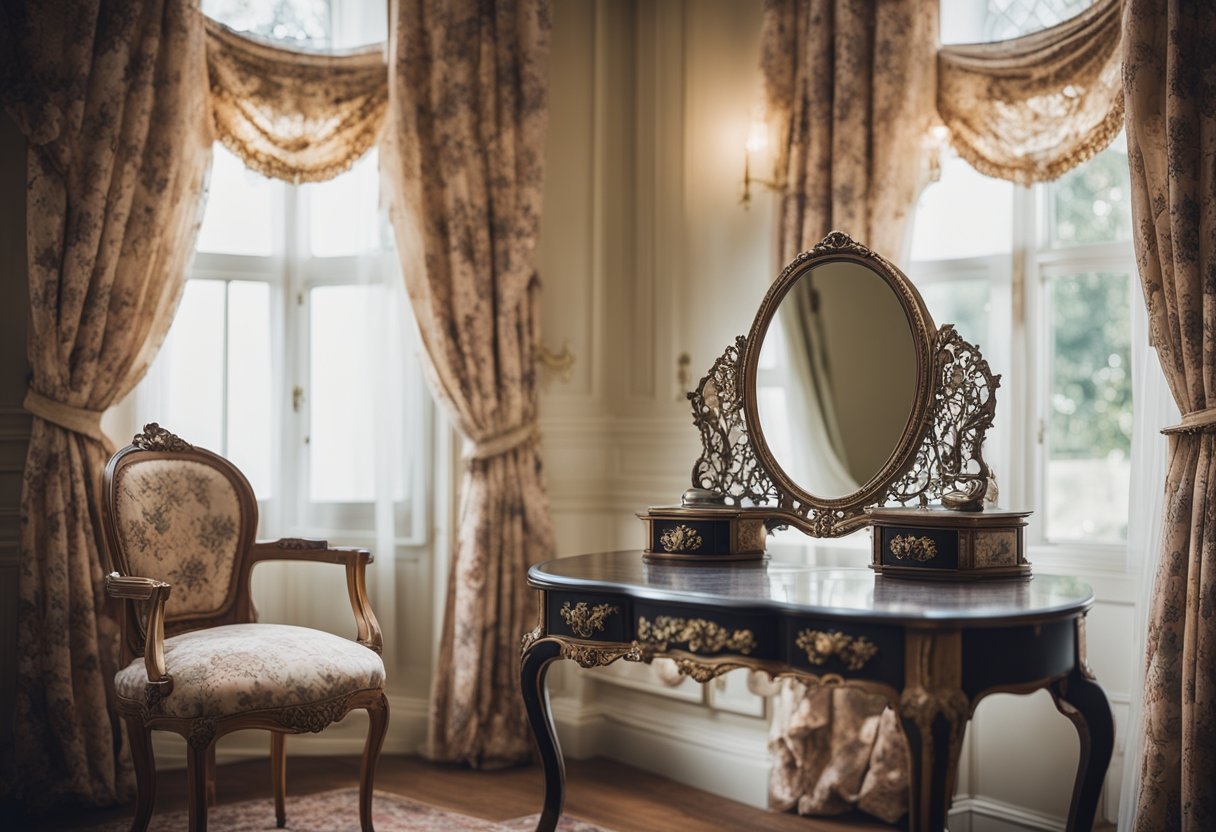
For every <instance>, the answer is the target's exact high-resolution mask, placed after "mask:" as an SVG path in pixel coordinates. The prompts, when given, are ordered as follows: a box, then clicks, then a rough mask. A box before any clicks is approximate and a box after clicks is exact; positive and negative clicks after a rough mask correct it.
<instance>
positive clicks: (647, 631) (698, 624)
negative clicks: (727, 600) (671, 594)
mask: <svg viewBox="0 0 1216 832" xmlns="http://www.w3.org/2000/svg"><path fill="white" fill-rule="evenodd" d="M638 643H639V644H641V645H642V646H643V647H646V648H648V649H650V650H653V651H655V652H659V653H662V652H664V651H666V650H667V645H668V644H671V643H675V644H686V645H687V646H688V651H689V652H690V653H717V652H720V651H722V650H729V651H731V652H734V653H742V654H743V655H745V656H746V655H747V654H748V653H750V652H752V650H754V649H756V637H755V635H754V634H753V633H752V631H751V630H727V629H726V628H725V627H723V626H722V625H720V624H717V623H715V622H713V621H709V620H707V619H704V618H674V617H672V616H669V615H660V616H657V617H656V618H655V620H654V622H653V623H652V622H651V621H650V620H649V619H647V618H644V617H642V618H638Z"/></svg>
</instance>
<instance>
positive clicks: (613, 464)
mask: <svg viewBox="0 0 1216 832" xmlns="http://www.w3.org/2000/svg"><path fill="white" fill-rule="evenodd" d="M761 16H762V3H761V2H760V0H749V1H748V2H739V1H738V0H700V1H699V2H695V3H692V2H679V1H678V0H664V2H656V1H655V0H635V2H608V0H599V1H598V2H592V1H591V0H557V2H556V3H555V10H554V52H553V68H552V71H551V79H552V89H551V96H552V97H551V115H550V136H549V149H548V171H547V177H548V181H547V187H546V206H545V218H544V228H543V232H542V234H543V237H542V245H541V274H542V278H543V279H544V281H545V320H544V325H545V342H546V344H547V345H548V346H549V347H550V348H551V349H555V350H556V349H560V348H561V346H562V345H563V343H566V344H568V345H569V347H570V350H571V352H572V353H573V354H574V355H575V358H576V363H575V367H574V373H573V377H572V379H571V380H570V382H569V383H567V384H561V383H555V384H553V385H552V386H551V387H550V388H549V390H548V392H547V393H546V394H545V396H544V399H543V407H542V428H543V432H544V437H545V438H544V450H545V460H546V465H547V470H548V476H549V485H550V490H551V494H552V502H553V510H554V516H555V522H556V525H557V530H558V547H559V553H560V554H562V555H571V554H577V553H581V552H589V551H602V550H609V549H614V548H636V547H639V546H640V545H641V541H642V529H641V524H640V521H638V520H637V519H636V518H635V517H634V516H633V515H634V512H636V511H638V510H641V509H644V508H645V507H646V506H648V505H655V504H665V503H668V504H669V503H672V502H674V501H676V500H677V499H678V497H679V494H680V492H681V491H682V490H683V489H684V488H686V487H688V485H689V470H690V468H691V464H692V461H693V459H694V458H695V457H696V455H697V453H698V451H699V447H698V443H697V437H696V432H695V430H694V428H693V426H692V422H691V416H690V411H689V407H688V403H687V401H686V400H685V399H684V396H683V392H684V390H685V389H687V388H688V387H691V386H692V385H694V384H695V383H696V381H697V380H698V379H699V378H700V376H701V375H702V374H703V373H704V372H706V371H707V370H708V368H709V366H710V364H711V363H712V362H713V360H714V359H715V358H716V357H717V356H718V355H719V354H720V353H721V351H722V349H723V348H724V347H725V346H726V345H727V344H728V343H730V342H731V341H732V340H733V338H734V337H735V335H738V334H744V333H746V332H747V330H748V328H749V326H750V324H751V319H752V317H753V315H754V312H755V310H756V308H757V306H758V305H759V302H760V300H761V298H762V296H763V294H764V291H765V289H766V288H767V286H768V284H769V283H770V282H771V280H772V279H773V278H774V277H775V276H776V274H777V272H778V271H779V265H780V264H778V263H776V262H775V260H774V257H773V246H772V239H773V225H772V223H773V212H772V204H771V200H770V199H769V198H768V197H767V195H766V194H764V193H763V192H762V193H760V194H757V195H756V198H755V199H754V201H753V203H752V206H751V209H750V210H744V209H743V208H742V207H741V206H740V205H739V204H738V197H739V189H740V181H741V176H742V148H743V145H744V140H745V137H746V129H747V123H748V120H749V118H750V116H751V114H752V111H753V108H754V106H755V105H756V103H757V102H758V100H759V97H760V94H761V78H760V74H759V70H758V68H757V67H758V58H759V36H760V24H761ZM683 353H686V354H687V355H688V356H689V357H690V363H689V370H688V377H687V378H686V379H685V380H683V383H682V382H681V379H680V377H679V358H680V356H681V354H683ZM783 540H784V541H785V542H784V543H783V544H781V545H782V546H789V547H790V549H789V552H790V554H791V556H794V557H799V556H805V554H804V552H805V547H804V546H802V545H801V542H800V541H799V540H798V538H796V537H795V538H793V539H792V540H793V542H790V541H791V538H790V537H789V536H785V537H784V538H783ZM820 549H821V550H820V553H819V554H818V555H814V556H815V557H820V558H824V557H830V558H833V559H837V560H840V561H842V562H845V563H852V564H863V563H865V562H867V559H868V554H867V552H868V549H867V547H866V543H865V541H864V540H861V541H853V542H851V543H847V544H845V545H843V546H841V547H836V548H835V549H834V550H829V551H827V552H826V553H825V552H823V551H822V548H821V547H820ZM1033 554H1034V553H1032V560H1033V559H1034V557H1033ZM1038 571H1039V572H1041V573H1046V572H1050V571H1056V572H1068V573H1072V574H1079V573H1080V572H1081V571H1083V570H1078V569H1075V568H1069V567H1068V565H1067V564H1064V565H1060V564H1055V565H1051V566H1044V567H1042V568H1039V569H1038ZM1086 579H1087V580H1090V581H1091V583H1093V584H1094V586H1095V589H1096V591H1097V594H1098V598H1099V602H1098V604H1097V605H1096V606H1095V608H1094V611H1093V613H1092V614H1091V616H1090V624H1089V651H1090V661H1091V664H1092V665H1093V666H1094V668H1095V670H1096V671H1097V673H1098V677H1099V679H1100V680H1101V681H1102V683H1103V684H1104V686H1105V688H1106V690H1107V691H1108V693H1109V694H1110V697H1111V699H1112V705H1113V708H1114V711H1115V716H1116V724H1117V730H1118V731H1119V736H1118V740H1117V742H1118V747H1117V750H1116V758H1115V760H1114V763H1113V764H1112V767H1111V774H1110V775H1109V776H1108V778H1107V779H1108V789H1107V794H1106V796H1105V800H1104V807H1105V808H1106V810H1107V815H1108V817H1113V816H1114V814H1115V808H1116V807H1117V805H1118V801H1117V795H1116V794H1115V793H1114V791H1115V789H1117V786H1118V781H1119V772H1120V767H1121V764H1122V758H1121V756H1119V749H1121V747H1122V734H1123V729H1124V725H1123V722H1124V720H1125V719H1126V712H1127V702H1128V690H1129V689H1130V680H1131V675H1132V670H1133V663H1134V661H1135V659H1134V656H1133V654H1134V653H1135V652H1136V651H1134V650H1128V649H1127V645H1128V644H1129V643H1130V642H1131V638H1132V622H1133V611H1134V610H1133V602H1134V598H1135V589H1136V588H1135V582H1134V581H1133V580H1132V579H1131V578H1130V577H1129V576H1128V575H1127V574H1125V573H1122V572H1120V570H1119V569H1118V568H1117V569H1114V570H1103V571H1086ZM739 675H740V674H734V675H732V676H728V677H725V681H724V682H723V685H724V687H719V686H717V685H708V686H705V687H704V688H701V686H699V685H696V684H695V683H692V682H689V681H685V683H684V684H682V685H681V686H679V687H678V688H674V689H671V688H667V687H666V686H665V685H663V684H662V683H661V682H658V681H656V679H655V676H654V673H653V671H652V670H651V669H649V668H646V667H639V666H634V665H628V664H626V663H623V662H622V663H618V664H617V665H614V666H613V667H611V668H607V669H602V670H596V671H581V670H578V669H576V668H571V667H561V666H559V668H558V670H556V671H555V672H554V674H553V677H552V680H551V690H553V691H554V709H555V713H556V714H557V719H558V724H559V734H560V735H561V739H562V744H563V748H564V749H565V750H566V752H567V754H568V755H570V756H587V755H593V754H605V755H608V756H611V757H615V758H617V759H621V760H624V761H627V762H630V763H632V764H634V765H637V766H640V767H642V768H646V769H650V770H654V771H656V772H660V773H663V774H665V775H667V776H671V777H674V778H675V779H678V780H682V781H684V782H688V783H691V784H693V785H696V786H699V787H701V788H705V789H709V790H711V791H716V792H719V793H722V794H725V795H728V796H731V797H734V798H736V799H739V800H743V801H746V802H749V803H752V804H755V805H764V804H765V778H766V774H767V770H768V756H767V753H766V750H765V745H766V737H767V730H768V724H767V719H766V715H765V708H764V703H763V701H762V700H759V699H758V698H756V697H754V696H752V695H751V694H749V693H748V692H747V691H746V685H745V683H744V682H743V680H742V678H736V677H739ZM720 681H721V680H720ZM1077 749H1078V742H1077V739H1076V735H1075V732H1074V730H1073V728H1072V726H1071V724H1070V723H1069V722H1068V721H1067V720H1066V719H1065V718H1064V717H1063V716H1061V715H1060V714H1058V713H1057V711H1056V710H1055V708H1054V706H1053V704H1052V702H1051V699H1050V697H1049V696H1048V695H1047V694H1046V693H1038V694H1034V695H1032V696H1027V697H1017V696H1011V695H998V696H993V697H991V698H990V699H988V700H985V701H984V702H983V703H982V704H981V705H980V707H979V709H978V712H977V714H976V717H975V719H974V721H973V722H972V723H971V725H970V727H969V729H968V733H967V741H966V747H965V750H964V756H963V760H962V763H961V771H960V782H959V794H958V797H957V799H956V803H955V805H956V812H955V813H954V816H953V818H952V824H951V825H952V828H954V829H963V830H976V831H977V832H982V830H1004V829H1015V828H1016V829H1022V828H1025V829H1062V828H1063V824H1064V818H1065V816H1066V814H1067V811H1068V804H1069V800H1070V793H1071V787H1072V781H1073V776H1074V772H1075V766H1076V761H1077V754H1078V750H1077Z"/></svg>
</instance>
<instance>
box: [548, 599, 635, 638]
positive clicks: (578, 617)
mask: <svg viewBox="0 0 1216 832" xmlns="http://www.w3.org/2000/svg"><path fill="white" fill-rule="evenodd" d="M558 612H560V613H561V616H562V621H565V622H566V626H567V627H569V628H570V630H571V631H572V632H573V633H574V634H575V635H576V636H579V637H580V638H591V634H592V633H602V632H604V622H606V621H607V620H608V616H610V615H612V614H613V613H614V612H620V610H619V609H618V608H617V607H615V606H613V605H612V604H596V605H595V606H594V607H589V606H588V605H587V602H586V601H579V602H578V603H577V604H575V605H574V606H573V607H571V606H570V602H569V601H567V602H566V603H564V604H562V608H561V609H560V610H558Z"/></svg>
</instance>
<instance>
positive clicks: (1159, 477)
mask: <svg viewBox="0 0 1216 832" xmlns="http://www.w3.org/2000/svg"><path fill="white" fill-rule="evenodd" d="M1132 307H1133V308H1132V350H1133V353H1132V355H1133V358H1132V360H1133V366H1132V403H1133V404H1132V408H1133V417H1132V456H1131V461H1132V475H1131V493H1130V494H1129V499H1128V517H1127V558H1128V564H1127V565H1128V572H1129V574H1130V576H1131V577H1132V578H1133V579H1134V580H1135V581H1136V594H1137V598H1136V610H1135V637H1134V639H1133V641H1132V644H1130V645H1129V649H1130V650H1131V652H1132V655H1133V662H1134V664H1133V666H1132V673H1131V680H1132V681H1131V688H1132V689H1131V690H1130V691H1128V693H1129V694H1130V697H1131V707H1130V709H1129V713H1128V717H1127V724H1126V725H1125V726H1123V739H1122V745H1123V778H1122V787H1121V789H1120V796H1119V831H1120V832H1124V830H1129V829H1131V828H1132V823H1133V821H1134V820H1135V813H1136V795H1137V793H1138V792H1139V791H1140V766H1139V762H1138V761H1139V759H1140V744H1141V742H1142V737H1141V732H1140V714H1141V712H1142V707H1141V706H1142V703H1143V689H1144V642H1145V635H1146V630H1147V626H1148V610H1149V600H1150V599H1151V597H1152V594H1153V575H1154V574H1155V573H1156V570H1157V556H1158V553H1159V546H1158V544H1159V542H1160V539H1161V518H1162V517H1163V516H1164V506H1163V502H1164V496H1165V465H1166V459H1167V456H1168V440H1167V439H1166V438H1165V437H1164V436H1163V435H1162V434H1161V429H1162V428H1164V427H1168V426H1169V425H1176V424H1178V423H1179V422H1180V421H1181V420H1182V417H1181V416H1180V415H1179V413H1178V406H1177V405H1176V404H1175V403H1174V397H1173V396H1172V395H1171V394H1170V391H1169V387H1168V386H1167V385H1166V382H1165V374H1164V373H1163V372H1162V371H1161V362H1160V361H1159V360H1158V359H1157V352H1156V350H1154V349H1153V348H1152V347H1150V346H1148V315H1147V313H1146V312H1145V309H1144V304H1143V303H1142V302H1141V301H1140V299H1139V298H1136V299H1135V301H1134V302H1133V304H1132ZM1116 740H1118V737H1116Z"/></svg>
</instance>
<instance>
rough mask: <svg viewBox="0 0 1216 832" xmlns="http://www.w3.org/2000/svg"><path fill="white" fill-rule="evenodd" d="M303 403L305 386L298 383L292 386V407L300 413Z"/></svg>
mask: <svg viewBox="0 0 1216 832" xmlns="http://www.w3.org/2000/svg"><path fill="white" fill-rule="evenodd" d="M302 404H304V388H303V387H301V386H300V385H298V384H297V385H296V386H295V387H293V388H291V409H292V410H294V411H295V412H296V413H299V412H300V405H302Z"/></svg>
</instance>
